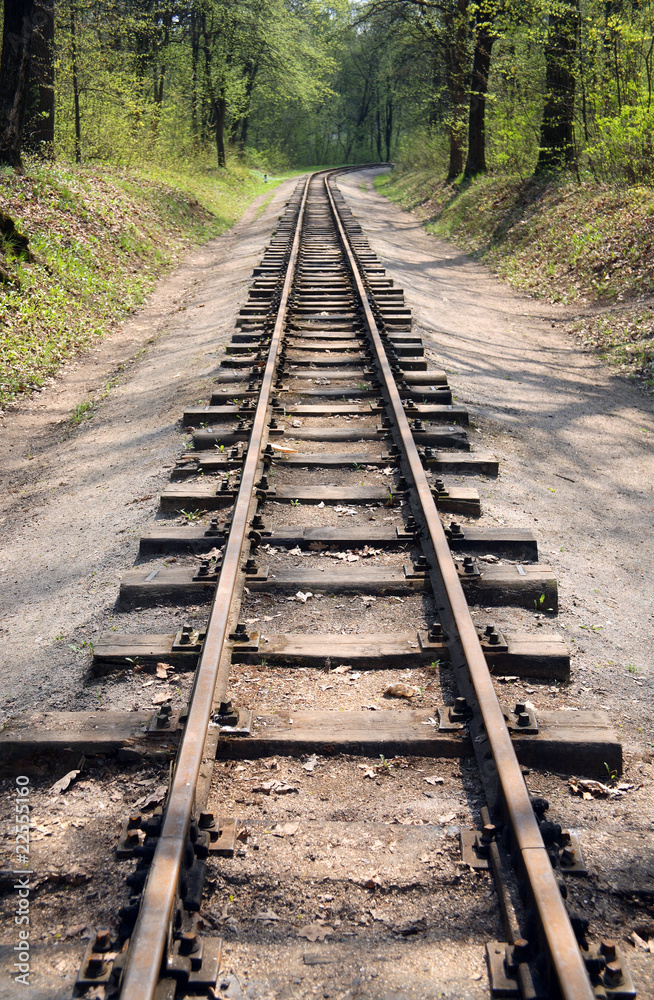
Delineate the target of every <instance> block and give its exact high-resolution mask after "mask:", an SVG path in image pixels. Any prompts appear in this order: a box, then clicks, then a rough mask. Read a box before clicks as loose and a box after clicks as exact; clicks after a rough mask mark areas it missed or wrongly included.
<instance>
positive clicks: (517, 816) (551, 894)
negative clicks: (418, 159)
mask: <svg viewBox="0 0 654 1000" xmlns="http://www.w3.org/2000/svg"><path fill="white" fill-rule="evenodd" d="M328 176H329V175H328ZM325 189H326V191H327V195H328V198H329V202H330V204H331V208H332V212H333V215H334V220H335V222H336V226H337V228H338V231H339V235H340V238H341V240H342V243H343V249H344V251H345V253H346V255H347V257H348V261H349V265H350V268H351V272H352V277H353V280H354V283H355V285H356V289H357V292H358V294H359V297H360V300H361V304H362V308H363V312H364V317H365V324H366V326H367V328H368V332H369V335H370V338H371V341H372V344H373V346H374V349H375V353H376V356H377V357H376V363H377V367H378V370H379V372H380V374H381V376H382V380H383V383H384V386H385V389H386V392H387V394H388V400H389V403H390V405H391V407H392V411H393V418H394V420H395V425H396V428H397V432H398V435H399V437H400V439H401V442H402V448H403V450H404V455H405V458H406V461H407V463H408V465H409V468H410V471H411V475H412V477H413V482H414V485H415V489H416V492H417V495H418V499H419V502H420V506H421V509H422V513H423V516H424V519H425V522H426V526H427V530H428V532H429V538H430V541H431V544H432V546H433V549H434V553H435V555H436V559H437V562H438V571H439V574H440V578H441V580H442V586H443V589H444V593H445V596H446V599H447V601H448V603H449V606H450V610H451V615H452V618H453V619H454V622H455V625H456V630H457V634H458V637H459V641H460V645H461V648H462V651H463V654H464V657H465V661H466V664H467V669H468V671H469V676H470V680H471V682H472V686H473V688H474V692H475V696H476V699H477V703H478V706H479V711H480V713H481V717H482V720H483V724H484V728H485V732H486V735H487V738H488V742H489V744H490V747H491V750H492V754H493V759H494V761H495V765H496V768H497V774H498V778H499V782H500V786H501V789H502V794H503V801H504V804H505V807H506V810H507V813H508V817H509V822H510V824H511V828H512V831H513V835H514V837H515V841H516V845H517V847H518V850H519V852H520V856H521V858H522V862H523V864H524V867H525V871H526V873H527V878H528V881H529V886H530V889H531V892H532V895H533V899H534V902H535V905H536V909H537V911H538V916H539V920H540V923H541V927H542V930H543V934H544V936H545V940H546V944H547V949H548V952H549V956H550V961H551V965H552V968H553V970H554V974H555V976H556V979H557V981H558V987H559V989H560V992H561V996H562V997H563V998H564V1000H593V997H594V992H593V989H592V987H591V984H590V981H589V979H588V974H587V972H586V967H585V964H584V960H583V956H582V955H581V951H580V948H579V944H578V942H577V939H576V937H575V935H574V931H573V929H572V926H571V923H570V919H569V916H568V913H567V910H566V908H565V905H564V903H563V900H562V898H561V892H560V889H559V886H558V884H557V882H556V879H555V877H554V873H553V870H552V864H551V861H550V859H549V856H548V854H547V851H546V849H545V845H544V843H543V838H542V836H541V833H540V830H539V827H538V823H537V821H536V817H535V816H534V811H533V808H532V806H531V802H530V799H529V793H528V791H527V786H526V785H525V781H524V778H523V776H522V772H521V770H520V765H519V764H518V759H517V757H516V754H515V750H514V748H513V744H512V742H511V737H510V735H509V732H508V729H507V727H506V723H505V720H504V715H503V713H502V708H501V706H500V703H499V701H498V699H497V695H496V693H495V689H494V687H493V682H492V679H491V675H490V672H489V670H488V665H487V663H486V658H485V656H484V653H483V650H482V648H481V645H480V642H479V637H478V635H477V630H476V628H475V624H474V622H473V620H472V617H471V615H470V610H469V608H468V603H467V601H466V598H465V595H464V592H463V588H462V586H461V581H460V580H459V575H458V573H457V569H456V565H455V563H454V560H453V558H452V553H451V550H450V546H449V542H448V540H447V537H446V535H445V532H444V530H443V526H442V524H441V520H440V517H439V515H438V511H437V509H436V504H435V503H434V498H433V496H432V493H431V488H430V485H429V482H428V480H427V477H426V475H425V471H424V468H423V465H422V461H421V460H420V456H419V455H418V449H417V447H416V443H415V440H414V438H413V434H412V432H411V428H410V426H409V421H408V419H407V416H406V414H405V412H404V407H403V406H402V400H401V398H400V394H399V391H398V388H397V385H396V383H395V378H394V376H393V373H392V371H391V367H390V364H389V361H388V358H387V356H386V350H385V348H384V344H383V342H382V339H381V336H380V333H379V329H378V327H377V323H376V321H375V318H374V315H373V312H372V309H371V307H370V303H369V301H368V295H367V292H366V288H365V286H364V283H363V280H362V276H361V271H360V268H359V265H358V262H357V259H356V255H355V253H354V252H353V250H352V247H351V245H350V241H349V238H348V235H347V232H346V230H345V229H344V227H343V225H342V223H341V219H340V216H339V212H338V210H337V207H336V204H335V201H334V197H333V194H332V191H331V190H330V187H329V184H328V182H327V178H325Z"/></svg>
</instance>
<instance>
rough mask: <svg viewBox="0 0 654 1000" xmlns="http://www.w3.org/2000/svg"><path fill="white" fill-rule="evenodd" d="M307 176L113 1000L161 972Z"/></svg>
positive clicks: (133, 996) (134, 999)
mask: <svg viewBox="0 0 654 1000" xmlns="http://www.w3.org/2000/svg"><path fill="white" fill-rule="evenodd" d="M310 181H311V176H309V177H308V178H307V181H306V183H305V187H304V193H303V195H302V201H301V204H300V209H299V212H298V217H297V223H296V229H295V236H294V239H293V244H292V247H291V253H290V257H289V261H288V266H287V271H286V278H285V281H284V286H283V289H282V293H281V300H280V304H279V310H278V313H277V318H276V322H275V327H274V330H273V334H272V340H271V344H270V352H269V354H268V361H267V363H266V367H265V370H264V374H263V380H262V385H261V391H260V395H259V399H258V402H257V408H256V411H255V414H254V422H253V427H252V433H251V436H250V445H249V448H248V452H247V457H246V460H245V465H244V468H243V474H242V476H241V485H240V488H239V491H238V496H237V498H236V503H235V505H234V513H233V517H232V526H231V530H230V533H229V538H228V540H227V544H226V546H225V553H224V557H223V565H222V569H221V572H220V579H219V581H218V584H217V586H216V592H215V594H214V599H213V603H212V606H211V613H210V616H209V622H208V624H207V634H206V639H205V641H204V646H203V649H202V654H201V656H200V660H199V662H198V666H197V670H196V676H195V685H194V689H193V698H192V702H191V707H190V711H189V715H188V720H187V723H186V727H185V730H184V737H183V739H182V743H181V746H180V748H179V753H178V756H177V763H176V767H175V772H174V775H173V780H172V784H171V787H170V792H169V795H168V801H167V806H166V811H165V815H164V820H163V825H162V829H161V836H160V838H159V842H158V844H157V848H156V850H155V854H154V858H153V860H152V865H151V868H150V873H149V876H148V881H147V884H146V886H145V890H144V893H143V899H142V903H141V909H140V913H139V917H138V920H137V923H136V927H135V929H134V933H133V935H132V939H131V943H130V951H129V959H128V962H127V967H126V970H125V975H124V979H123V986H122V991H121V1000H152V997H154V992H155V989H156V986H157V980H158V979H159V975H160V972H161V965H162V961H163V958H164V954H165V949H166V944H167V937H168V932H169V925H170V921H171V917H172V912H173V907H174V903H175V897H176V894H177V887H178V881H179V876H180V871H181V864H182V854H183V851H184V846H185V843H186V837H187V832H188V828H189V823H190V820H191V816H192V813H193V806H194V801H195V788H196V784H197V781H198V777H199V774H200V766H201V764H202V758H203V752H204V747H205V741H206V737H207V732H208V729H209V722H210V719H211V711H212V706H213V701H214V691H215V688H216V684H217V683H218V681H219V679H220V678H219V674H220V663H221V654H222V651H223V647H224V644H225V639H226V637H227V628H228V621H229V615H230V611H231V608H232V601H233V598H234V592H235V589H236V585H237V582H238V579H239V576H240V575H241V573H242V568H241V555H242V551H243V544H244V542H245V538H246V534H247V531H248V527H249V521H250V507H251V504H252V499H253V496H254V487H255V480H256V476H257V470H258V467H259V463H260V460H261V452H262V449H263V448H264V447H265V445H266V438H267V433H268V414H269V407H270V396H271V392H272V388H273V379H274V374H275V367H276V362H277V353H278V350H279V346H280V343H281V340H282V336H283V328H284V318H285V315H286V307H287V303H288V297H289V293H290V289H291V283H292V280H293V274H294V270H295V261H296V259H297V252H298V246H299V241H300V233H301V229H302V219H303V215H304V210H305V206H306V201H307V194H308V191H309V184H310Z"/></svg>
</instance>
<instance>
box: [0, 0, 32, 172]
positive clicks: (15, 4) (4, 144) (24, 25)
mask: <svg viewBox="0 0 654 1000" xmlns="http://www.w3.org/2000/svg"><path fill="white" fill-rule="evenodd" d="M33 11H34V0H11V2H10V3H5V10H4V26H3V32H2V57H1V59H2V61H1V62H0V163H5V164H8V165H9V166H10V167H13V168H14V169H15V170H18V171H22V169H23V161H22V156H21V152H22V141H23V123H24V119H25V105H26V101H27V88H28V84H29V72H30V61H31V57H32V15H33Z"/></svg>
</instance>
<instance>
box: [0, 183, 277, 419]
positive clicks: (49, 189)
mask: <svg viewBox="0 0 654 1000" xmlns="http://www.w3.org/2000/svg"><path fill="white" fill-rule="evenodd" d="M275 180H279V178H275V179H273V182H274V181H275ZM270 187H271V180H269V181H268V183H264V179H263V174H262V173H261V172H260V171H252V170H247V169H245V168H243V167H240V166H239V165H237V164H234V165H230V166H229V167H228V169H227V170H221V171H218V170H216V169H204V170H202V169H195V170H193V169H190V168H188V169H186V170H179V171H173V170H165V169H162V168H160V167H155V166H153V167H150V168H143V167H141V168H136V167H118V166H115V165H108V164H93V165H82V166H74V165H71V164H65V163H56V164H49V165H44V164H38V163H34V164H28V167H27V171H26V173H25V175H24V176H17V175H16V174H14V172H13V171H12V170H0V210H1V211H2V212H4V213H5V214H6V215H8V216H10V217H11V219H13V221H14V222H15V225H16V230H17V232H18V233H22V234H23V235H25V236H27V237H29V254H25V253H23V254H21V253H20V251H19V249H18V248H17V247H16V246H15V244H13V243H12V242H10V241H8V240H4V241H2V240H1V238H0V331H1V332H0V407H4V406H6V404H7V403H8V402H10V401H11V400H12V399H14V398H15V397H16V396H17V395H18V394H20V393H24V392H28V391H30V390H32V389H36V388H38V387H41V386H43V385H44V383H45V382H46V380H47V379H48V378H49V377H50V376H52V375H53V374H54V373H55V372H56V371H57V370H58V369H59V368H60V366H61V365H62V364H63V363H64V362H65V361H66V360H67V359H68V358H70V357H71V356H72V355H73V354H75V353H76V352H78V351H80V350H81V349H83V348H85V347H87V346H88V345H89V344H90V343H92V342H93V341H94V340H95V339H97V338H98V337H100V336H102V335H103V334H104V333H106V332H107V331H108V330H109V329H110V328H111V327H112V325H114V324H115V323H116V322H118V321H119V320H120V319H122V318H123V317H124V316H125V315H126V314H127V313H129V312H131V311H133V310H134V309H135V307H136V306H137V305H138V304H139V303H140V302H142V301H143V298H144V297H145V295H146V294H147V292H148V291H149V290H150V289H151V288H152V286H153V284H154V282H155V280H156V278H157V277H158V276H159V275H160V274H161V273H162V272H163V271H165V270H166V269H167V268H169V267H170V266H171V265H172V264H174V263H175V261H176V260H178V259H179V257H180V255H181V253H182V252H183V251H184V250H185V249H187V248H189V247H191V246H193V245H197V244H198V243H201V242H204V241H206V240H208V239H210V238H211V237H213V236H216V235H218V234H219V233H221V232H223V231H224V230H225V229H226V228H227V227H229V226H230V225H231V224H232V223H233V222H234V221H235V220H236V219H237V218H238V217H239V215H240V214H241V213H242V212H243V210H244V209H245V207H246V206H247V205H248V204H249V203H250V202H251V201H252V200H253V198H255V197H256V196H257V195H259V194H261V193H263V192H265V191H270Z"/></svg>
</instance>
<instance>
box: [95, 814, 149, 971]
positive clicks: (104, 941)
mask: <svg viewBox="0 0 654 1000" xmlns="http://www.w3.org/2000/svg"><path fill="white" fill-rule="evenodd" d="M140 818H141V817H140V816H139V819H140ZM110 946H111V931H108V930H104V929H103V930H101V931H98V932H97V934H96V935H95V948H96V950H97V951H108V950H109V948H110Z"/></svg>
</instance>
